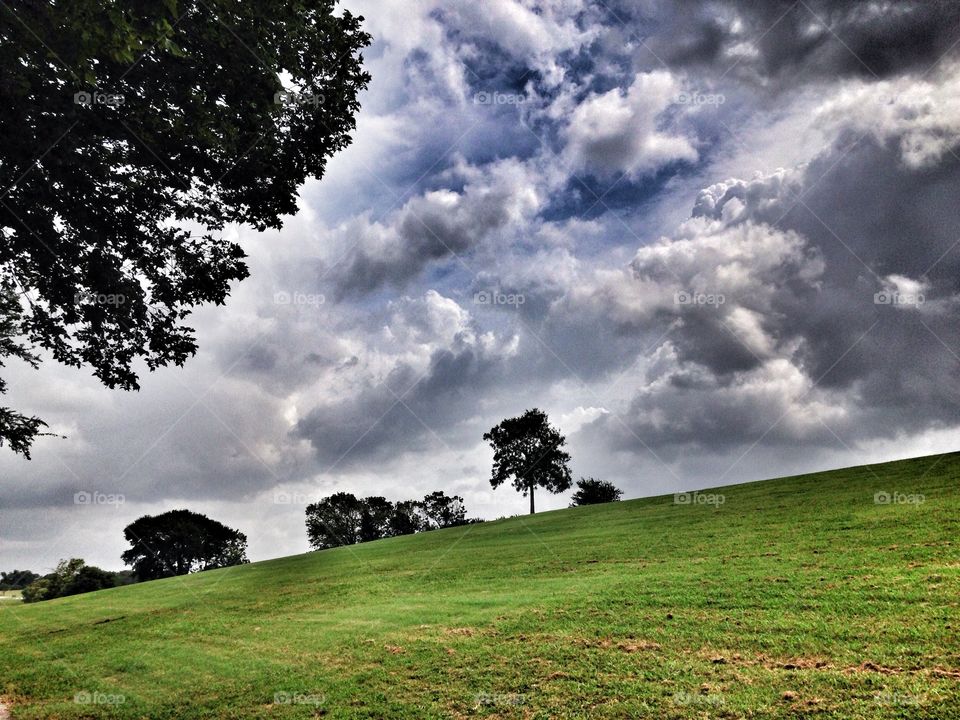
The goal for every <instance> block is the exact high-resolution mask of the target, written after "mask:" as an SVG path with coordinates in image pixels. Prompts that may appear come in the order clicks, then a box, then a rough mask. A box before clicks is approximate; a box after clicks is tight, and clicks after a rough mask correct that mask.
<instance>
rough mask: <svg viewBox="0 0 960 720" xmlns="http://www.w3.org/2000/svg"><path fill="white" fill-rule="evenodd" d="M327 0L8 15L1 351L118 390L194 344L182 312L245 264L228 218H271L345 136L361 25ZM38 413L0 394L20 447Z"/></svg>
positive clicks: (217, 292) (99, 5)
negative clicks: (46, 358) (46, 359)
mask: <svg viewBox="0 0 960 720" xmlns="http://www.w3.org/2000/svg"><path fill="white" fill-rule="evenodd" d="M335 5H336V0H244V1H243V2H240V1H238V0H163V1H162V2H147V1H146V0H116V2H100V1H99V0H71V2H17V3H10V4H6V5H4V7H3V8H2V9H0V16H2V18H3V19H2V21H0V66H2V67H3V68H4V71H3V78H2V80H0V137H3V138H4V142H3V143H2V144H0V193H2V195H0V200H2V202H0V297H4V298H5V299H3V300H0V316H2V319H0V362H2V361H3V359H4V358H8V357H19V358H21V359H25V360H27V361H28V362H31V363H33V364H36V363H37V362H39V360H38V357H39V356H38V354H37V351H41V350H42V351H46V352H49V354H50V355H51V356H52V357H53V358H54V359H56V360H57V361H59V362H62V363H65V364H67V365H72V366H76V367H81V366H84V365H86V366H89V367H90V368H91V369H92V371H93V374H94V375H95V376H96V377H97V378H99V379H100V380H101V381H102V382H103V383H104V384H105V385H106V386H107V387H110V388H115V387H119V388H123V389H127V390H130V389H136V388H138V387H139V377H138V369H137V368H138V367H140V366H141V365H144V366H146V367H147V368H148V369H150V370H154V369H156V368H157V367H160V366H163V365H167V364H170V363H173V364H177V365H180V364H183V363H184V362H185V361H186V360H187V358H188V357H190V356H191V355H193V354H194V353H195V352H196V341H195V337H194V331H193V329H192V328H190V327H188V326H186V325H185V324H184V322H183V321H184V320H185V319H186V318H187V316H188V315H189V314H190V312H191V310H192V309H193V308H194V307H196V306H199V305H203V304H207V303H216V304H222V303H223V302H224V301H225V299H226V297H227V295H228V294H229V291H230V285H231V283H232V282H234V281H236V280H242V279H243V278H244V277H246V276H247V274H248V270H247V266H246V264H245V262H244V252H243V250H242V249H241V248H240V247H239V246H238V245H237V244H235V243H233V242H230V241H228V240H225V239H224V238H223V237H222V236H221V233H222V231H223V230H224V228H225V226H226V225H227V224H228V223H240V224H246V225H250V226H252V227H253V228H255V229H257V230H260V231H262V230H265V229H267V228H279V227H281V225H282V217H283V216H284V215H291V214H293V213H295V212H296V209H297V206H296V201H297V190H298V188H299V186H300V185H302V184H303V182H304V181H305V180H306V178H307V177H311V176H312V177H317V178H319V177H322V176H323V174H324V171H325V168H326V162H327V160H328V158H330V157H331V156H333V155H334V154H335V153H336V152H338V151H339V150H341V149H342V148H344V147H346V146H347V145H348V144H349V142H350V132H351V131H352V130H353V129H354V127H355V119H354V116H355V114H356V112H357V111H358V110H359V107H360V106H359V101H358V96H359V93H360V92H361V91H362V90H363V89H364V88H365V87H366V86H367V84H368V82H369V80H370V76H369V75H368V74H367V73H366V72H365V71H364V70H363V68H362V63H363V57H362V55H361V51H362V50H363V48H365V47H366V46H367V45H368V44H369V43H370V36H369V35H368V34H367V33H366V32H364V31H363V30H362V29H361V22H362V20H363V18H362V17H356V16H354V15H352V14H351V13H350V12H348V11H340V12H339V13H338V14H335V13H334V9H335ZM2 390H3V386H2V385H0V391H2ZM43 427H44V424H43V422H42V421H41V420H40V419H39V418H36V417H29V416H27V415H24V414H21V413H19V412H17V411H15V410H13V409H10V408H0V441H2V442H5V443H7V444H8V445H9V446H10V447H11V448H12V449H13V450H14V451H15V452H18V453H21V454H23V455H25V456H28V453H29V448H30V445H31V443H32V442H33V440H34V439H35V437H36V436H37V435H38V434H39V433H40V432H41V430H42V428H43Z"/></svg>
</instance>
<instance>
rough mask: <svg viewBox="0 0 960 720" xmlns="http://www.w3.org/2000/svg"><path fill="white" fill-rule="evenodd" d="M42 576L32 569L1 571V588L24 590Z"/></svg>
mask: <svg viewBox="0 0 960 720" xmlns="http://www.w3.org/2000/svg"><path fill="white" fill-rule="evenodd" d="M39 579H40V576H39V575H37V573H35V572H31V571H30V570H11V571H10V572H0V590H22V589H23V588H25V587H26V586H27V585H29V584H30V583H32V582H33V581H34V580H39Z"/></svg>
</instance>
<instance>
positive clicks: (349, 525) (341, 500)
mask: <svg viewBox="0 0 960 720" xmlns="http://www.w3.org/2000/svg"><path fill="white" fill-rule="evenodd" d="M361 514H362V513H361V502H360V501H359V500H357V498H356V496H355V495H353V494H352V493H346V492H339V493H334V494H333V495H331V496H330V497H325V498H321V499H320V500H318V501H317V502H315V503H311V504H310V505H307V539H308V540H309V542H310V547H312V548H313V549H314V550H324V549H326V548H334V547H340V546H341V545H353V544H354V543H355V542H357V540H358V539H359V536H360V518H361Z"/></svg>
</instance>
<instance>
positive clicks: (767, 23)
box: [638, 0, 960, 91]
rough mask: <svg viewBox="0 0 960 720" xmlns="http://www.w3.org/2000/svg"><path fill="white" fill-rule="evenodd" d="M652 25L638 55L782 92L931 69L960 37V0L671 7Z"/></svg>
mask: <svg viewBox="0 0 960 720" xmlns="http://www.w3.org/2000/svg"><path fill="white" fill-rule="evenodd" d="M647 22H648V23H649V24H650V25H652V26H653V29H654V32H652V33H651V34H650V37H648V39H647V40H646V48H645V49H644V52H639V53H638V55H639V57H641V58H644V54H646V58H644V60H645V62H646V63H649V64H651V65H652V64H653V63H654V62H659V60H662V61H663V62H665V63H666V64H667V65H668V66H669V67H671V68H673V69H680V68H688V69H690V70H691V71H699V72H702V73H705V74H706V75H707V76H713V77H716V76H717V74H718V73H720V74H723V75H732V76H734V77H738V78H740V79H745V80H749V81H752V82H757V83H762V84H764V85H769V84H772V85H773V86H775V87H777V88H779V89H781V90H783V91H789V90H790V89H795V88H796V86H797V83H798V82H803V81H805V80H812V79H820V80H834V79H836V78H837V77H841V76H847V75H849V76H858V77H863V78H867V79H873V78H883V77H888V76H891V75H896V74H900V73H904V72H911V71H920V72H925V71H927V70H928V69H929V68H930V67H931V66H932V65H934V64H935V63H936V62H937V61H938V60H940V59H941V57H942V56H943V55H944V54H946V53H948V52H949V51H951V50H953V49H955V48H954V43H956V41H957V40H958V39H960V6H958V5H957V3H955V2H952V0H933V1H926V0H906V1H904V2H894V3H871V2H861V1H860V0H808V1H806V2H793V1H792V0H774V1H773V2H751V1H750V0H720V1H719V2H681V3H665V4H663V5H661V6H659V7H658V12H656V13H654V14H653V15H652V17H650V18H648V19H647ZM647 48H648V49H649V50H647ZM651 54H653V55H655V57H656V58H659V60H656V59H655V58H653V57H650V55H651Z"/></svg>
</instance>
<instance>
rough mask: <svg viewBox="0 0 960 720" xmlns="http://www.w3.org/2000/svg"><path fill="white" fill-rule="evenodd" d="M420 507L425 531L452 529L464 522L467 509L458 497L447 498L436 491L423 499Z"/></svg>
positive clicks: (442, 493)
mask: <svg viewBox="0 0 960 720" xmlns="http://www.w3.org/2000/svg"><path fill="white" fill-rule="evenodd" d="M420 506H421V508H422V509H423V514H424V516H425V517H426V526H427V527H426V528H425V529H429V530H433V529H436V528H445V527H453V526H455V525H463V524H464V522H465V521H466V517H467V508H466V506H465V505H464V504H463V498H462V497H460V496H459V495H453V496H448V495H446V494H445V493H444V492H443V491H442V490H437V491H436V492H432V493H430V494H429V495H427V496H426V497H424V498H423V502H422V503H420Z"/></svg>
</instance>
